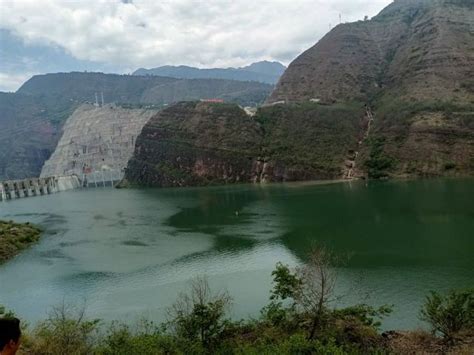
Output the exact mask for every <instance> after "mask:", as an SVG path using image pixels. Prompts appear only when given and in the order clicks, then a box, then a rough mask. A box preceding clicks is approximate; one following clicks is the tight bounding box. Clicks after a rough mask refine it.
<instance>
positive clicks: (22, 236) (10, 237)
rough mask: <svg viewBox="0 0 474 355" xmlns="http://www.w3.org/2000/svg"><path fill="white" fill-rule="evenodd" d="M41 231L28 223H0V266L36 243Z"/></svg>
mask: <svg viewBox="0 0 474 355" xmlns="http://www.w3.org/2000/svg"><path fill="white" fill-rule="evenodd" d="M40 234H41V229H40V228H38V227H37V226H34V225H32V224H30V223H14V222H12V221H8V222H6V221H0V264H2V263H4V262H6V261H7V260H9V259H11V258H13V257H14V256H15V255H17V254H18V253H20V252H21V251H22V250H24V249H26V248H28V247H29V246H30V245H31V244H34V243H36V242H37V241H38V240H39V238H40Z"/></svg>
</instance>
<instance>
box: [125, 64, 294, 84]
mask: <svg viewBox="0 0 474 355" xmlns="http://www.w3.org/2000/svg"><path fill="white" fill-rule="evenodd" d="M285 69H286V67H285V66H284V65H283V64H281V63H278V62H269V61H262V62H257V63H253V64H250V65H248V66H246V67H241V68H214V69H199V68H194V67H188V66H184V65H180V66H170V65H166V66H162V67H157V68H152V69H143V68H140V69H138V70H136V71H135V72H134V73H133V75H145V76H146V75H159V76H168V77H173V78H181V79H229V80H240V81H258V82H262V83H267V84H276V83H277V82H278V79H279V78H280V76H281V75H282V74H283V72H284V71H285Z"/></svg>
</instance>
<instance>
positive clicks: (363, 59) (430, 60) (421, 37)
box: [268, 0, 474, 102]
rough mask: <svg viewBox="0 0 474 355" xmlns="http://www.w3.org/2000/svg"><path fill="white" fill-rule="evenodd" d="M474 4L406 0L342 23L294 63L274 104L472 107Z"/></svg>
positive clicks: (467, 1)
mask: <svg viewBox="0 0 474 355" xmlns="http://www.w3.org/2000/svg"><path fill="white" fill-rule="evenodd" d="M473 26H474V3H473V2H472V1H470V0H429V1H428V0H398V1H395V2H394V3H392V4H391V5H389V6H388V7H387V8H386V9H384V10H383V11H382V12H381V13H380V14H379V15H377V16H376V17H375V18H373V19H372V20H370V21H359V22H356V23H350V24H342V25H339V26H337V27H336V28H334V29H333V30H332V31H331V32H329V33H328V34H327V35H326V36H325V37H324V38H323V39H321V41H319V42H318V43H317V44H316V45H315V46H313V47H312V48H310V49H308V50H307V51H305V52H304V53H302V54H301V55H300V56H299V57H298V58H297V59H295V60H294V61H293V63H291V64H290V65H289V67H288V69H287V70H286V71H285V73H284V74H283V76H282V78H281V79H280V81H279V83H278V85H277V87H276V89H275V90H274V92H273V93H272V95H271V96H270V98H269V100H268V102H276V101H280V100H287V101H308V100H310V99H312V98H320V99H322V100H323V101H327V102H333V101H344V100H349V99H359V100H363V101H366V102H367V101H369V100H371V99H373V98H374V96H375V95H377V94H379V95H380V94H391V95H397V96H401V97H403V98H407V99H411V98H415V99H420V100H422V99H431V100H434V99H443V100H444V99H446V97H447V96H448V97H450V98H452V99H458V100H462V101H463V102H466V101H469V100H472V94H473V91H472V90H473V80H474V79H473V77H474V30H473V28H474V27H473Z"/></svg>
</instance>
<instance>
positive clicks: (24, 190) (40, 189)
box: [0, 175, 82, 201]
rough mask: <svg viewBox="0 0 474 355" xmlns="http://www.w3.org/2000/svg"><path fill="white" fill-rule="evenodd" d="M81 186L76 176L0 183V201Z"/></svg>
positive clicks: (47, 193)
mask: <svg viewBox="0 0 474 355" xmlns="http://www.w3.org/2000/svg"><path fill="white" fill-rule="evenodd" d="M81 186H82V182H81V180H80V179H79V178H78V177H77V176H74V175H73V176H51V177H46V178H28V179H20V180H7V181H0V201H7V200H14V199H17V198H25V197H33V196H42V195H49V194H53V193H56V192H61V191H67V190H72V189H76V188H79V187H81Z"/></svg>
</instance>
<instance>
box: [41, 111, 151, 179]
mask: <svg viewBox="0 0 474 355" xmlns="http://www.w3.org/2000/svg"><path fill="white" fill-rule="evenodd" d="M156 112H157V110H145V109H124V108H122V107H119V106H115V105H112V104H109V105H105V106H103V107H95V106H94V105H89V104H83V105H81V106H80V107H79V108H77V109H76V110H75V111H74V113H73V114H72V115H71V117H69V118H68V120H67V121H66V123H65V125H64V127H63V131H64V132H63V134H62V137H61V139H60V141H59V143H58V145H57V147H56V149H55V151H54V153H53V154H52V155H51V157H50V158H49V159H48V160H47V161H46V162H45V164H44V166H43V168H42V170H41V177H48V176H64V175H77V176H79V177H80V178H82V177H83V176H84V175H86V176H91V177H94V176H95V175H91V174H94V173H96V172H100V174H105V177H104V178H105V179H107V180H119V179H121V178H122V177H123V171H124V168H125V167H126V166H127V163H128V160H129V159H130V157H131V156H132V154H133V150H134V147H135V140H136V138H137V136H138V135H139V133H140V132H141V130H142V128H143V126H144V125H145V123H146V122H147V121H148V120H149V119H150V117H151V116H153V115H154V114H156ZM100 174H99V175H100ZM98 178H99V180H100V179H101V178H102V176H99V177H98Z"/></svg>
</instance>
